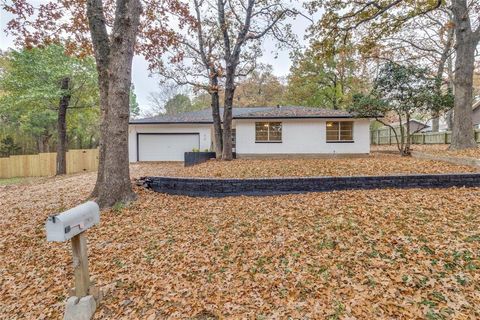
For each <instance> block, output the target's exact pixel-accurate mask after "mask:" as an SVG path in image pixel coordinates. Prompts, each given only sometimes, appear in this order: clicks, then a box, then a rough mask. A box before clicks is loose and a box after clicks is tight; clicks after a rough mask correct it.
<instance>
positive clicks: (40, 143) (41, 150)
mask: <svg viewBox="0 0 480 320" xmlns="http://www.w3.org/2000/svg"><path fill="white" fill-rule="evenodd" d="M37 149H38V153H44V152H45V146H44V145H43V137H39V138H37Z"/></svg>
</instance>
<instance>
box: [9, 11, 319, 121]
mask: <svg viewBox="0 0 480 320" xmlns="http://www.w3.org/2000/svg"><path fill="white" fill-rule="evenodd" d="M10 19H11V15H10V14H9V13H7V12H5V11H0V50H2V51H5V50H7V49H9V48H15V46H14V41H13V39H12V38H11V37H8V36H7V35H6V33H5V31H4V30H5V26H6V24H7V23H8V21H9V20H10ZM290 23H291V24H292V27H293V31H294V32H295V34H296V35H297V37H298V39H299V42H300V44H301V45H304V44H305V40H304V35H305V30H306V28H307V27H308V25H309V24H310V21H308V19H306V18H304V17H298V18H297V19H296V20H292V21H290ZM275 51H276V50H275V43H274V41H273V40H271V39H265V40H264V43H263V52H264V54H263V57H262V58H261V59H260V62H262V63H264V64H270V65H272V67H273V73H274V74H275V75H277V76H280V77H283V76H286V75H287V74H288V72H289V69H290V66H291V60H290V56H289V52H288V51H286V50H282V51H278V52H275ZM132 82H133V84H134V85H135V93H136V95H137V102H138V103H139V106H140V108H141V109H142V111H147V110H148V109H149V107H150V103H149V101H148V96H149V94H150V92H155V91H158V88H159V84H158V78H156V77H155V75H151V74H150V73H149V71H148V64H147V62H146V61H145V59H144V58H143V57H142V56H138V55H136V56H135V57H134V59H133V66H132Z"/></svg>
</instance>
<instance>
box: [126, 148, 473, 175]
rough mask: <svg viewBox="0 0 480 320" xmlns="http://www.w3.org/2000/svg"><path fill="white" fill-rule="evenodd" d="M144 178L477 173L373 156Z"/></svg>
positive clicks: (159, 166)
mask: <svg viewBox="0 0 480 320" xmlns="http://www.w3.org/2000/svg"><path fill="white" fill-rule="evenodd" d="M133 168H134V170H137V172H138V173H141V175H143V176H148V175H152V176H182V177H192V176H193V177H219V178H257V177H301V176H354V175H397V174H414V173H454V172H476V171H477V169H475V168H472V167H468V166H457V165H453V164H448V163H445V162H439V161H430V160H423V159H415V158H411V157H400V156H397V155H389V154H380V153H373V154H372V155H371V156H369V157H366V158H330V159H288V160H286V159H275V160H234V161H231V162H224V161H216V160H210V161H208V162H206V163H202V164H200V165H196V166H193V167H188V168H184V167H183V165H182V164H178V163H177V164H175V163H170V164H167V165H166V164H163V163H144V164H138V165H134V166H133Z"/></svg>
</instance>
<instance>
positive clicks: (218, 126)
mask: <svg viewBox="0 0 480 320" xmlns="http://www.w3.org/2000/svg"><path fill="white" fill-rule="evenodd" d="M211 87H212V88H213V89H211V92H210V96H211V98H212V117H213V131H214V139H215V141H214V147H215V156H216V158H217V159H221V158H222V152H223V138H222V119H221V116H220V98H219V96H218V77H217V76H214V77H212V80H211Z"/></svg>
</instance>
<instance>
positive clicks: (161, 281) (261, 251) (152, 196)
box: [0, 166, 480, 319]
mask: <svg viewBox="0 0 480 320" xmlns="http://www.w3.org/2000/svg"><path fill="white" fill-rule="evenodd" d="M150 169H151V168H147V169H145V168H142V167H141V166H136V167H134V168H133V170H132V171H133V172H134V175H139V174H143V173H144V172H147V171H148V170H150ZM142 170H143V172H142ZM94 179H95V174H93V173H89V174H78V175H73V176H67V177H61V178H50V179H44V180H41V181H39V182H38V183H37V184H27V185H15V186H6V187H0V195H1V197H0V212H2V214H1V215H0V225H1V229H0V256H1V257H2V258H1V259H0V275H1V276H0V296H1V302H0V318H2V319H58V318H60V317H61V313H62V312H63V305H64V301H65V299H66V295H67V291H68V288H69V286H70V285H71V283H72V274H71V271H72V268H71V257H70V247H69V244H67V243H65V244H58V243H47V242H46V241H45V234H44V221H45V219H46V218H47V217H48V216H49V215H51V214H53V213H56V212H59V211H61V210H64V209H66V208H69V207H71V206H73V205H75V204H78V203H80V202H81V201H82V200H83V199H84V198H86V197H87V196H88V194H89V192H90V190H91V189H92V187H93V184H94ZM137 192H138V193H139V199H138V200H137V201H136V202H135V203H133V204H132V205H131V206H129V207H127V208H123V209H121V208H117V210H108V211H104V212H102V217H101V223H100V225H99V226H98V227H95V228H94V229H92V230H91V231H89V232H88V237H89V256H90V268H91V274H92V275H93V277H94V278H95V279H96V281H97V283H98V285H99V286H101V287H102V288H104V289H109V293H108V295H107V296H106V299H105V300H104V301H103V302H102V304H101V305H100V308H99V309H98V311H97V313H96V315H95V318H96V319H191V318H192V317H196V316H197V317H198V318H201V316H203V317H204V318H205V317H206V316H205V315H214V316H216V317H218V318H228V319H240V318H241V319H286V318H288V317H291V318H297V319H298V318H310V319H326V318H330V319H337V318H343V319H347V318H348V319H354V318H356V319H417V318H428V319H443V318H445V319H478V318H480V313H479V309H478V305H480V287H479V283H480V271H479V270H480V269H479V268H480V256H479V254H480V232H479V230H478V225H479V222H480V215H479V212H480V200H479V199H480V189H479V188H471V189H455V188H452V189H444V190H417V189H412V190H371V191H344V192H331V193H311V194H305V195H289V196H272V197H227V198H222V199H212V198H209V199H205V198H190V197H182V196H168V195H163V194H158V193H153V192H151V191H147V190H143V189H137Z"/></svg>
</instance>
